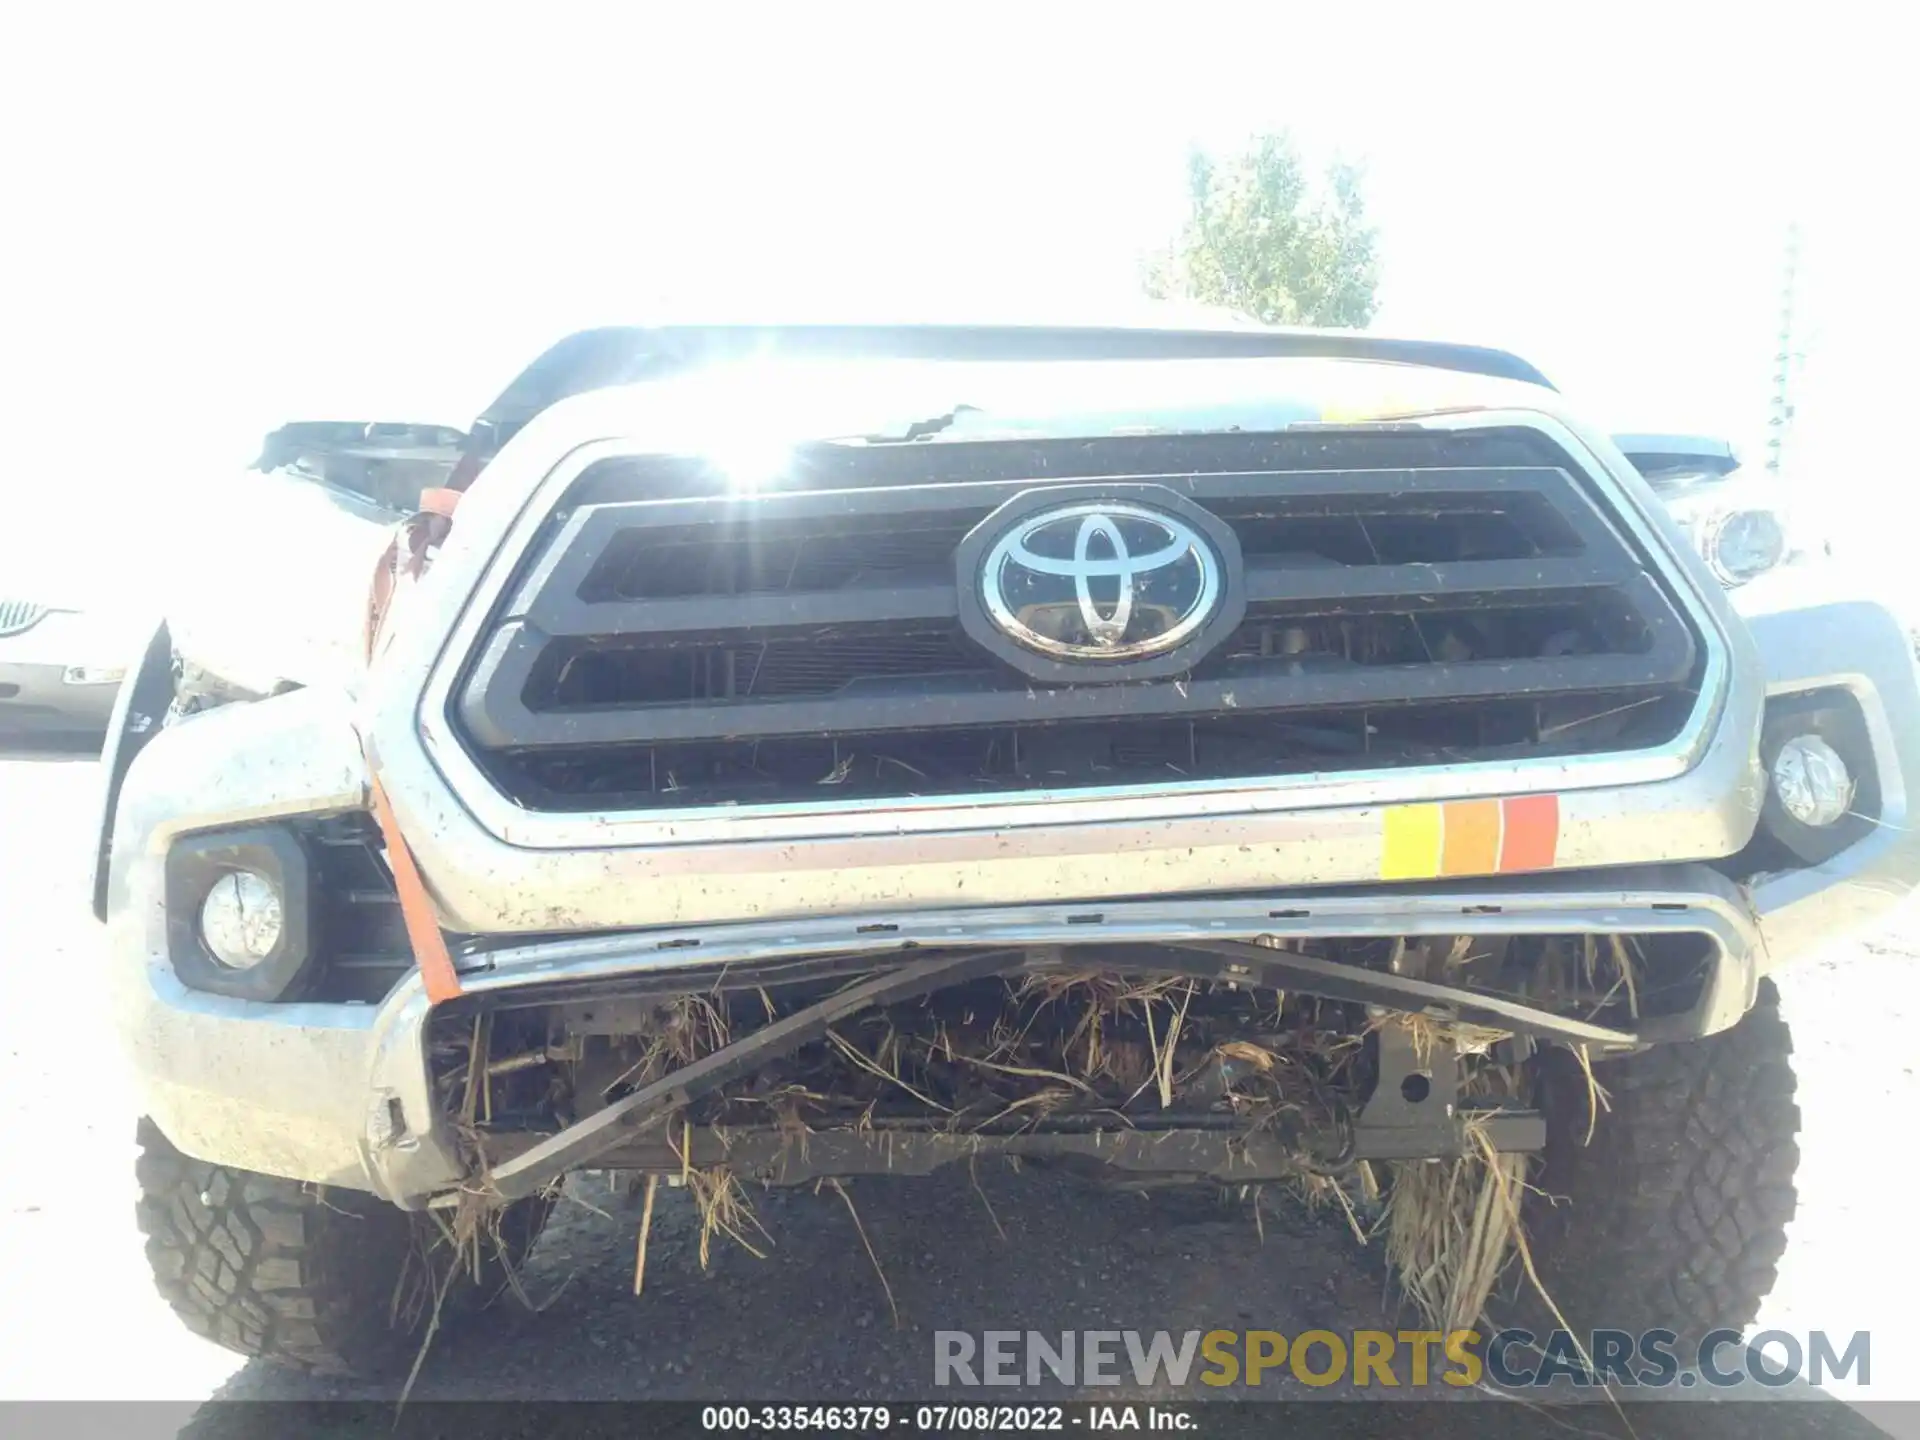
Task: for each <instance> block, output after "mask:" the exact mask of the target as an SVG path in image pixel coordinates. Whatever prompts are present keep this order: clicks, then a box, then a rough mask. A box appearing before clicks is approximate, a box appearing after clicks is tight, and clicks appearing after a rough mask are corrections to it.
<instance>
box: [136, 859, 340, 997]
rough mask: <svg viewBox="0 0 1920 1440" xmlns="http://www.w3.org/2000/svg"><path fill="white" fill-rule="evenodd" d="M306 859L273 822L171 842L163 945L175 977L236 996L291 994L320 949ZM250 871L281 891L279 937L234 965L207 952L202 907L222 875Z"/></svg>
mask: <svg viewBox="0 0 1920 1440" xmlns="http://www.w3.org/2000/svg"><path fill="white" fill-rule="evenodd" d="M312 869H313V866H312V861H311V859H310V858H309V857H308V854H307V850H306V846H305V845H304V844H303V843H302V842H301V841H300V839H299V838H298V837H297V836H295V835H294V834H293V833H292V832H291V831H287V830H282V829H278V828H276V827H274V826H267V825H262V826H257V827H254V828H250V829H246V830H220V831H211V832H208V833H206V834H203V835H190V836H187V837H186V838H184V839H181V840H177V841H175V842H174V845H173V848H172V849H171V850H169V851H168V852H167V951H168V954H169V957H170V958H171V959H172V961H173V970H174V973H175V974H176V975H178V976H179V977H180V982H181V983H182V984H183V985H186V986H188V987H190V988H191V989H194V990H204V991H207V992H209V993H210V994H215V995H231V996H233V997H234V998H236V999H240V1000H263V1001H271V1000H288V999H294V998H297V995H298V992H299V989H300V987H301V985H302V984H303V983H304V982H305V981H306V979H307V976H308V974H309V967H310V966H311V965H312V963H313V958H314V956H315V954H316V953H317V952H318V949H319V944H318V938H317V937H316V936H315V935H314V933H313V932H314V909H313V883H312V881H313V876H312ZM238 870H252V871H255V872H256V873H258V874H261V875H264V876H266V877H267V879H269V880H270V881H272V882H273V884H274V887H275V888H276V889H277V890H278V891H279V892H280V909H281V917H282V922H283V929H282V931H281V935H280V943H279V944H278V945H276V946H275V947H274V950H273V953H272V954H271V955H268V956H267V957H266V958H265V959H264V960H262V961H261V962H260V963H259V964H258V965H255V966H253V967H252V968H250V969H246V970H235V969H232V968H230V967H228V966H226V965H222V964H221V963H220V962H219V961H218V960H215V959H214V958H213V956H212V955H211V954H210V953H209V952H208V950H207V947H206V942H205V941H204V940H203V939H202V938H201V935H200V908H201V906H202V905H203V904H205V902H206V898H207V894H208V892H209V891H211V890H212V889H213V887H214V885H215V884H216V883H217V882H218V881H219V879H220V877H221V876H223V875H230V874H232V873H234V872H235V871H238Z"/></svg>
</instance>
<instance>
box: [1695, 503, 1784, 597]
mask: <svg viewBox="0 0 1920 1440" xmlns="http://www.w3.org/2000/svg"><path fill="white" fill-rule="evenodd" d="M1697 543H1698V544H1699V546H1700V554H1701V555H1702V556H1703V557H1704V558H1705V560H1706V562H1707V568H1708V569H1710V570H1712V571H1713V574H1714V578H1715V579H1717V580H1719V582H1720V583H1721V584H1722V585H1725V586H1727V587H1728V588H1732V587H1733V586H1735V585H1744V584H1746V583H1747V582H1748V581H1749V580H1753V579H1756V578H1758V577H1759V576H1761V575H1764V574H1766V573H1767V571H1769V570H1771V569H1773V568H1774V567H1775V566H1776V565H1779V564H1780V563H1781V562H1783V561H1784V560H1785V559H1786V558H1787V527H1786V526H1785V525H1783V524H1781V523H1780V517H1779V516H1778V515H1776V514H1775V513H1774V512H1773V511H1771V510H1728V511H1723V512H1721V513H1718V514H1715V515H1713V516H1711V517H1709V518H1708V519H1707V520H1706V522H1705V523H1704V524H1703V525H1702V526H1701V527H1700V530H1699V532H1698V539H1697Z"/></svg>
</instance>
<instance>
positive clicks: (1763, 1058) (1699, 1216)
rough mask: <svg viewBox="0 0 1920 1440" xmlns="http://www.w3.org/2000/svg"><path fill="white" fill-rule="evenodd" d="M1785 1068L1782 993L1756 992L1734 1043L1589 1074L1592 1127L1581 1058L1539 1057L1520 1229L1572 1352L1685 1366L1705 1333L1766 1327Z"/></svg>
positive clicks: (1784, 1204) (1783, 1148)
mask: <svg viewBox="0 0 1920 1440" xmlns="http://www.w3.org/2000/svg"><path fill="white" fill-rule="evenodd" d="M1792 1054H1793V1040H1792V1036H1791V1033H1790V1032H1789V1030H1788V1028H1787V1022H1786V1020H1785V1018H1784V1017H1782V1015H1781V1014H1780V996H1779V993H1778V992H1777V991H1776V990H1775V989H1774V987H1773V984H1772V982H1770V981H1762V982H1761V985H1760V994H1759V999H1758V1000H1757V1001H1756V1003H1755V1005H1754V1007H1753V1009H1752V1010H1750V1011H1749V1012H1748V1013H1747V1014H1746V1016H1745V1017H1744V1018H1743V1019H1742V1020H1741V1021H1740V1023H1739V1024H1737V1025H1735V1026H1733V1027H1732V1028H1731V1029H1728V1030H1725V1031H1722V1032H1721V1033H1719V1034H1717V1035H1709V1036H1707V1037H1706V1038H1705V1039H1702V1040H1695V1041H1690V1042H1687V1043H1684V1044H1674V1045H1662V1046H1658V1047H1656V1048H1654V1049H1652V1050H1648V1051H1645V1052H1643V1053H1641V1054H1638V1055H1634V1056H1630V1057H1627V1058H1625V1059H1622V1060H1618V1061H1614V1062H1611V1063H1608V1064H1604V1065H1599V1066H1596V1067H1595V1068H1594V1077H1595V1079H1596V1080H1597V1081H1598V1083H1599V1084H1600V1085H1601V1086H1602V1087H1604V1089H1605V1090H1606V1092H1607V1097H1608V1099H1607V1104H1606V1105H1605V1106H1604V1107H1603V1108H1601V1109H1600V1110H1599V1111H1598V1113H1597V1115H1596V1114H1595V1113H1594V1112H1593V1110H1592V1109H1591V1108H1590V1098H1589V1097H1590V1092H1589V1089H1588V1084H1587V1078H1586V1075H1585V1074H1584V1073H1583V1071H1582V1070H1581V1068H1580V1066H1579V1064H1578V1063H1577V1061H1576V1060H1575V1059H1574V1057H1573V1056H1572V1055H1570V1054H1569V1053H1567V1052H1566V1051H1564V1050H1555V1051H1550V1052H1548V1053H1546V1054H1545V1055H1543V1056H1542V1057H1541V1060H1540V1065H1539V1071H1538V1074H1537V1076H1536V1082H1535V1096H1536V1103H1537V1104H1538V1105H1539V1107H1540V1109H1541V1111H1542V1112H1543V1113H1544V1114H1545V1116H1546V1119H1547V1148H1546V1153H1545V1156H1544V1159H1543V1163H1542V1164H1541V1165H1540V1167H1539V1168H1538V1170H1537V1171H1536V1173H1535V1174H1534V1176H1533V1186H1534V1191H1533V1192H1532V1193H1530V1194H1529V1195H1528V1197H1527V1201H1526V1205H1525V1207H1524V1210H1525V1220H1526V1227H1527V1234H1528V1237H1529V1243H1530V1245H1531V1246H1532V1250H1533V1258H1534V1261H1535V1265H1536V1268H1537V1269H1538V1270H1539V1272H1540V1278H1541V1280H1542V1281H1543V1282H1544V1285H1545V1288H1546V1291H1547V1293H1548V1295H1550V1296H1551V1297H1552V1299H1553V1302H1554V1304H1555V1306H1557V1307H1558V1309H1559V1311H1560V1313H1561V1315H1563V1316H1564V1317H1565V1318H1566V1321H1567V1323H1568V1324H1569V1326H1570V1327H1571V1328H1572V1329H1573V1331H1574V1333H1575V1334H1576V1335H1577V1336H1582V1337H1584V1336H1585V1335H1587V1334H1589V1333H1591V1332H1592V1331H1593V1330H1594V1329H1597V1328H1605V1329H1615V1330H1627V1331H1631V1332H1633V1333H1635V1334H1638V1333H1641V1332H1643V1331H1646V1330H1652V1329H1665V1330H1671V1331H1674V1332H1675V1333H1676V1334H1677V1335H1678V1336H1679V1337H1680V1338H1679V1353H1680V1355H1681V1357H1682V1358H1683V1360H1690V1359H1691V1357H1692V1355H1693V1354H1694V1352H1695V1350H1696V1348H1697V1347H1698V1345H1699V1343H1700V1340H1701V1337H1703V1336H1704V1335H1706V1334H1707V1333H1708V1332H1709V1331H1712V1330H1717V1329H1723V1328H1724V1329H1730V1330H1744V1329H1745V1327H1746V1326H1747V1325H1749V1324H1751V1323H1752V1321H1753V1320H1754V1318H1755V1316H1757V1315H1758V1314H1759V1312H1760V1303H1761V1301H1763V1300H1764V1299H1765V1298H1766V1297H1767V1295H1768V1293H1769V1292H1770V1291H1771V1290H1772V1289H1773V1282H1774V1276H1775V1271H1776V1268H1777V1266H1778V1265H1779V1262H1780V1257H1781V1256H1782V1254H1784V1253H1785V1251H1786V1244H1787V1235H1786V1231H1787V1223H1788V1222H1789V1221H1790V1220H1792V1219H1793V1213H1794V1206H1795V1194H1794V1185H1793V1177H1794V1171H1795V1169H1796V1168H1797V1167H1798V1165H1799V1160H1800V1152H1799V1147H1798V1145H1797V1144H1796V1143H1795V1138H1794V1137H1795V1136H1796V1135H1797V1134H1798V1132H1799V1129H1800V1109H1799V1106H1798V1105H1796V1104H1795V1102H1794V1075H1793V1066H1792ZM1589 1123H1591V1126H1592V1138H1591V1140H1589V1139H1588V1127H1589ZM1521 1284H1522V1287H1523V1289H1524V1290H1528V1291H1530V1290H1531V1288H1532V1287H1531V1286H1530V1285H1528V1284H1527V1282H1525V1281H1524V1280H1523V1281H1522V1282H1521ZM1538 1301H1539V1297H1538V1296H1526V1297H1523V1309H1524V1310H1526V1311H1527V1312H1528V1317H1529V1318H1530V1319H1531V1320H1533V1321H1535V1322H1536V1323H1537V1324H1538V1323H1544V1324H1546V1325H1547V1326H1548V1327H1551V1326H1553V1325H1555V1324H1557V1323H1558V1322H1557V1321H1556V1320H1554V1319H1553V1318H1552V1317H1551V1312H1549V1311H1547V1307H1546V1306H1545V1305H1543V1304H1540V1303H1538Z"/></svg>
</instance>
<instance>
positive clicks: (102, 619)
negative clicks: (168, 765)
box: [0, 591, 139, 749]
mask: <svg viewBox="0 0 1920 1440" xmlns="http://www.w3.org/2000/svg"><path fill="white" fill-rule="evenodd" d="M138 644H139V634H138V631H137V629H136V627H134V626H133V625H131V624H129V623H128V622H127V621H126V620H124V619H121V618H117V617H114V616H111V615H107V614H103V613H101V612H99V611H97V610H86V609H80V608H69V607H66V606H60V605H49V604H44V603H41V602H40V601H39V600H36V599H33V598H30V597H29V596H27V595H26V594H24V593H14V592H11V591H9V592H7V593H6V596H5V597H4V598H0V747H6V748H10V749H11V748H21V749H32V748H42V747H43V748H49V749H97V748H98V747H99V745H100V743H101V741H102V739H103V738H104V737H105V735H106V731H107V720H108V717H109V716H110V715H111V714H112V713H113V701H114V696H115V694H116V692H117V691H118V689H119V685H120V681H121V678H122V677H123V676H124V675H125V673H126V665H127V660H128V658H129V655H130V654H131V653H132V651H133V650H134V648H136V647H137V646H138Z"/></svg>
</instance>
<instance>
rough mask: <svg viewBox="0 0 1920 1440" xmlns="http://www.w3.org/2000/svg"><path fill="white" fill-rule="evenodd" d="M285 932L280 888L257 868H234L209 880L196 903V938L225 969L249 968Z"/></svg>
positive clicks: (263, 958) (268, 952)
mask: <svg viewBox="0 0 1920 1440" xmlns="http://www.w3.org/2000/svg"><path fill="white" fill-rule="evenodd" d="M285 933H286V912H285V907H284V906H282V905H281V903H280V891H279V889H278V888H277V887H276V886H275V885H274V883H273V881H271V880H269V879H268V878H267V877H266V876H265V875H262V874H261V873H260V872H259V871H257V870H235V871H233V872H232V873H230V874H227V875H222V876H221V877H220V878H219V879H218V880H216V881H214V882H213V889H211V890H209V891H208V892H207V898H206V900H205V901H204V902H202V904H201V906H200V938H201V939H202V940H203V941H205V942H206V947H207V953H208V954H210V955H212V956H213V958H214V959H215V960H217V961H219V962H220V963H221V964H222V965H225V966H226V967H227V968H228V969H229V970H251V969H253V967H254V966H256V965H258V964H260V963H261V962H263V961H265V960H266V959H267V958H268V957H270V956H271V955H272V954H273V952H274V950H275V949H276V948H278V946H279V944H280V937H281V936H282V935H284V934H285Z"/></svg>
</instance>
